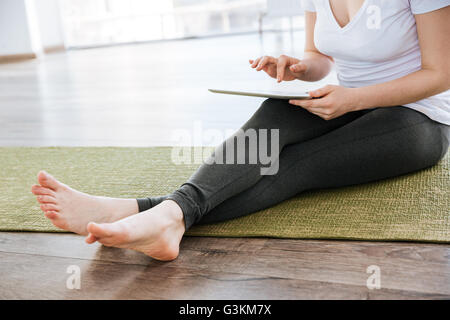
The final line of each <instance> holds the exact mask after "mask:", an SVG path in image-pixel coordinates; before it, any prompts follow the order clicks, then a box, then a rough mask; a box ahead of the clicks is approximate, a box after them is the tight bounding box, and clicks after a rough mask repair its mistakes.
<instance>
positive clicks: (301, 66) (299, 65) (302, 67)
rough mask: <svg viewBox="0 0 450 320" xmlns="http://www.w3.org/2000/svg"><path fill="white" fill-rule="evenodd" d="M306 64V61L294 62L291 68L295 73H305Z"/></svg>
mask: <svg viewBox="0 0 450 320" xmlns="http://www.w3.org/2000/svg"><path fill="white" fill-rule="evenodd" d="M306 69H307V67H306V64H304V63H301V62H300V63H297V64H293V65H292V66H290V67H289V70H291V72H294V73H304V72H306Z"/></svg>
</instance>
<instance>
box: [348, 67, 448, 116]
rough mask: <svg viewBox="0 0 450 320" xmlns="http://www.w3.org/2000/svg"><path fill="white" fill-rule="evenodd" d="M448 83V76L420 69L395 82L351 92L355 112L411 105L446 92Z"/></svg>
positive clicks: (356, 89)
mask: <svg viewBox="0 0 450 320" xmlns="http://www.w3.org/2000/svg"><path fill="white" fill-rule="evenodd" d="M449 82H450V80H449V75H448V74H445V73H444V72H441V71H436V70H429V69H422V70H420V71H417V72H414V73H411V74H409V75H407V76H404V77H402V78H399V79H396V80H392V81H388V82H384V83H380V84H376V85H371V86H367V87H361V88H354V89H351V90H352V91H353V94H354V98H355V102H354V103H355V108H356V110H363V109H370V108H375V107H390V106H399V105H405V104H408V103H413V102H416V101H419V100H422V99H425V98H428V97H431V96H433V95H436V94H439V93H441V92H444V91H446V90H448V89H449V88H450V83H449Z"/></svg>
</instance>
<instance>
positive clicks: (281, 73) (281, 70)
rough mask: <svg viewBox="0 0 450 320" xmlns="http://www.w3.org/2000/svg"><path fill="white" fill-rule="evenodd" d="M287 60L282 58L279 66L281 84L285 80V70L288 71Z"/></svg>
mask: <svg viewBox="0 0 450 320" xmlns="http://www.w3.org/2000/svg"><path fill="white" fill-rule="evenodd" d="M286 65H287V59H286V58H285V57H283V56H281V57H280V58H279V59H278V64H277V81H278V83H280V82H281V81H282V80H283V79H284V70H285V69H286Z"/></svg>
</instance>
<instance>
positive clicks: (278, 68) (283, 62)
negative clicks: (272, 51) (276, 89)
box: [249, 55, 308, 82]
mask: <svg viewBox="0 0 450 320" xmlns="http://www.w3.org/2000/svg"><path fill="white" fill-rule="evenodd" d="M249 62H250V64H251V67H252V68H256V71H261V70H264V71H265V72H266V73H267V74H268V75H269V76H271V77H272V78H275V79H277V81H278V82H281V81H292V80H295V79H299V78H300V77H301V76H302V75H303V74H305V73H306V71H307V70H308V67H307V66H306V64H304V63H302V62H301V60H299V59H296V58H292V57H288V56H285V55H281V56H280V57H279V58H274V57H270V56H263V57H260V58H258V59H256V60H249Z"/></svg>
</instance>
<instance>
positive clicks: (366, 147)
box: [201, 107, 449, 223]
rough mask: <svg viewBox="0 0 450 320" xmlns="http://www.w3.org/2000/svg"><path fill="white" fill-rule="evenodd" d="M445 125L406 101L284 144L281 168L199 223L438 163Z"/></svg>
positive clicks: (443, 148) (444, 148) (444, 143)
mask: <svg viewBox="0 0 450 320" xmlns="http://www.w3.org/2000/svg"><path fill="white" fill-rule="evenodd" d="M448 132H449V127H448V126H443V125H440V124H438V123H436V122H434V121H432V120H430V119H429V118H428V117H426V116H425V115H423V114H421V113H418V112H416V111H414V110H411V109H408V108H406V107H391V108H378V109H375V110H373V111H371V112H368V113H367V114H365V115H364V116H362V117H359V118H357V119H355V120H354V121H352V122H350V123H348V124H347V125H345V126H343V127H340V128H338V129H336V130H334V131H332V132H329V133H327V134H325V135H323V136H321V137H318V138H316V139H312V140H309V141H306V142H302V143H297V144H292V145H289V146H287V147H286V148H285V149H284V150H283V151H282V152H281V154H280V158H279V171H278V173H277V174H276V175H273V176H265V177H263V178H262V179H261V180H260V181H259V182H258V183H257V184H256V185H254V186H253V187H251V188H249V189H247V190H245V191H244V192H242V193H240V194H238V195H236V196H234V197H232V198H230V199H228V200H226V201H224V202H223V203H221V204H220V205H218V206H217V207H216V208H214V209H213V210H212V211H211V212H210V213H208V214H207V215H206V216H205V217H204V220H202V221H201V222H202V223H210V222H217V221H223V220H227V219H231V218H236V217H239V216H243V215H246V214H249V213H252V212H256V211H258V210H262V209H264V208H267V207H270V206H273V205H275V204H277V203H279V202H281V201H283V200H286V199H288V198H290V197H292V196H294V195H296V194H298V193H300V192H302V191H305V190H311V189H319V188H330V187H340V186H348V185H354V184H361V183H366V182H371V181H375V180H380V179H385V178H390V177H395V176H398V175H402V174H406V173H409V172H413V171H417V170H420V169H423V168H426V167H429V166H432V165H434V164H436V163H437V162H438V161H439V160H440V159H441V158H442V157H443V156H444V154H445V153H446V151H447V148H448V138H446V137H448Z"/></svg>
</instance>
